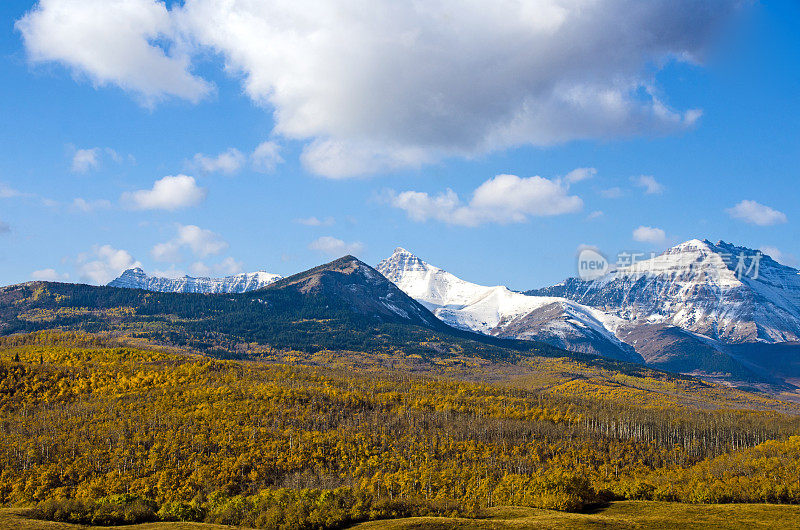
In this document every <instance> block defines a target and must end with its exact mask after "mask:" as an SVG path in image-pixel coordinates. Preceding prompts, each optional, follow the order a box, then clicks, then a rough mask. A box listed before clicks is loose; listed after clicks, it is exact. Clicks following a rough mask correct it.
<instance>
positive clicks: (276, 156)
mask: <svg viewBox="0 0 800 530" xmlns="http://www.w3.org/2000/svg"><path fill="white" fill-rule="evenodd" d="M280 150H281V147H280V145H278V144H277V143H275V142H269V141H267V142H261V143H260V144H258V147H256V148H255V150H254V151H253V154H251V155H250V160H251V162H252V164H253V169H255V170H256V171H260V172H262V173H271V172H273V171H275V167H276V166H277V165H278V164H281V163H283V157H281V155H280Z"/></svg>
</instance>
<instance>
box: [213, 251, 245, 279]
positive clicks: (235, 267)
mask: <svg viewBox="0 0 800 530" xmlns="http://www.w3.org/2000/svg"><path fill="white" fill-rule="evenodd" d="M242 267H244V264H243V263H242V262H241V261H237V260H235V259H233V258H232V257H230V256H228V257H227V258H225V259H224V260H222V261H220V262H219V263H217V264H216V265H214V270H216V271H217V272H218V273H219V274H222V275H224V276H231V275H233V274H238V273H240V272H242Z"/></svg>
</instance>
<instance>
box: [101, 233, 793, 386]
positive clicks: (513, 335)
mask: <svg viewBox="0 0 800 530" xmlns="http://www.w3.org/2000/svg"><path fill="white" fill-rule="evenodd" d="M756 256H757V258H756V263H754V262H753V260H754V257H756ZM740 257H744V258H745V261H742V259H740ZM359 263H360V262H359ZM743 265H744V266H745V267H746V268H743ZM348 266H353V265H352V263H351V264H350V265H348ZM365 267H366V268H365ZM312 270H314V269H312ZM359 271H360V272H359ZM353 272H358V274H359V275H360V277H361V280H363V281H362V282H361V283H360V285H361V287H356V286H355V284H350V285H349V286H348V287H346V288H344V289H343V290H341V292H339V293H338V294H339V295H345V294H346V295H347V296H348V299H349V301H350V302H349V303H351V304H355V305H359V306H362V309H363V310H364V311H365V312H372V313H374V314H376V315H383V316H384V317H387V316H389V313H392V314H394V316H395V317H397V316H404V317H405V316H407V317H410V318H412V320H414V319H416V323H417V324H421V325H430V324H431V323H430V322H427V321H426V319H430V316H429V315H430V314H433V315H435V317H437V318H438V319H439V320H440V321H441V322H443V323H445V324H447V325H449V326H452V327H453V328H456V329H460V330H464V331H467V332H476V333H480V334H483V335H487V336H493V337H497V338H501V339H515V340H527V341H537V342H542V343H546V344H550V345H552V346H555V347H557V348H562V349H566V350H570V351H573V352H579V353H583V354H588V355H595V356H601V357H606V358H610V359H616V360H621V361H626V362H633V363H640V364H646V365H649V366H652V367H655V368H659V369H665V370H669V371H673V372H678V373H684V374H691V375H694V376H699V377H702V378H705V379H710V380H715V381H720V382H724V383H727V384H735V385H737V386H756V387H760V388H767V387H769V388H773V389H774V388H784V387H786V385H794V384H798V385H800V272H798V271H797V270H796V269H793V268H791V267H788V266H785V265H781V264H780V263H778V262H776V261H775V260H773V259H772V258H770V257H769V256H767V255H762V254H760V253H759V252H757V251H754V250H752V249H748V248H745V247H740V246H736V245H732V244H730V243H726V242H723V241H720V242H717V243H712V242H710V241H708V240H698V239H693V240H690V241H686V242H684V243H681V244H679V245H676V246H674V247H672V248H669V249H667V250H666V251H664V252H663V253H661V254H659V255H657V256H652V257H650V258H649V259H644V260H641V261H638V262H636V263H635V264H631V265H628V266H620V267H617V268H614V269H613V270H611V271H610V272H608V273H607V274H605V275H603V276H600V277H599V278H595V279H592V280H583V279H580V278H568V279H567V280H565V281H563V282H561V283H559V284H558V285H554V286H551V287H546V288H542V289H535V290H529V291H525V292H516V291H513V290H511V289H508V288H507V287H505V286H502V285H497V286H483V285H478V284H475V283H471V282H468V281H465V280H462V279H461V278H458V277H457V276H455V275H453V274H451V273H449V272H447V271H445V270H443V269H440V268H438V267H436V266H434V265H431V264H429V263H426V262H425V261H423V260H422V259H420V258H419V257H417V256H415V255H414V254H412V253H411V252H409V251H407V250H405V249H403V248H397V249H395V251H394V252H393V253H392V255H391V256H389V257H388V258H386V259H385V260H383V261H381V262H380V263H379V264H378V265H377V266H376V268H375V269H372V268H369V267H367V266H366V265H364V266H358V267H356V268H355V269H354V271H353ZM377 273H380V274H379V276H382V277H385V278H386V279H388V280H390V282H392V283H393V284H394V285H395V286H396V287H397V288H399V292H402V293H405V294H406V295H408V297H410V298H411V299H413V300H414V301H416V302H418V303H419V305H420V306H422V307H423V308H424V309H426V312H424V313H423V312H420V311H419V310H417V309H412V310H409V307H408V306H407V301H406V305H404V304H399V305H398V304H397V301H398V294H397V292H398V291H392V290H387V289H386V288H383V290H381V292H376V291H373V290H371V289H367V288H364V287H363V286H364V285H369V284H370V282H373V283H374V282H375V281H376V279H375V278H371V277H370V275H375V274H377ZM304 274H305V273H304ZM292 278H295V277H289V278H286V279H280V276H279V275H275V274H269V273H265V272H260V273H250V274H240V275H236V276H230V277H227V278H219V279H215V278H190V277H184V278H180V279H174V280H173V279H168V278H157V277H148V276H147V275H145V274H144V272H143V271H141V269H131V270H128V271H125V272H124V273H123V274H122V275H121V276H120V277H119V278H117V279H116V280H114V281H113V282H111V283H110V284H109V285H110V286H116V287H134V288H140V289H148V290H154V291H164V292H200V293H219V292H240V293H241V292H249V291H258V290H259V289H263V288H264V287H269V286H270V285H272V286H281V285H283V286H286V285H295V284H296V283H297V281H298V280H297V279H292ZM309 282H311V283H313V281H311V280H307V279H306V280H303V282H302V283H303V286H302V287H300V288H302V289H306V288H309V289H310V288H312V287H313V286H312V285H311V284H310V283H309ZM375 285H377V284H375ZM428 311H429V312H430V313H428Z"/></svg>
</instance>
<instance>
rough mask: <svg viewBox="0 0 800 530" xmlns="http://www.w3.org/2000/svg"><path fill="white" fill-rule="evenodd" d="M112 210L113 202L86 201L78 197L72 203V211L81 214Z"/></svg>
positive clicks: (101, 200) (104, 200) (103, 200)
mask: <svg viewBox="0 0 800 530" xmlns="http://www.w3.org/2000/svg"><path fill="white" fill-rule="evenodd" d="M109 208H111V201H107V200H106V199H96V200H88V201H87V200H86V199H83V198H81V197H78V198H76V199H74V200H73V201H72V209H73V210H77V211H79V212H84V213H90V212H94V211H97V210H107V209H109Z"/></svg>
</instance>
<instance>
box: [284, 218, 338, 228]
mask: <svg viewBox="0 0 800 530" xmlns="http://www.w3.org/2000/svg"><path fill="white" fill-rule="evenodd" d="M294 222H295V223H297V224H300V225H305V226H331V225H333V224H334V223H335V222H336V220H335V219H334V218H333V217H326V218H325V219H319V218H317V217H314V216H312V217H303V218H301V219H295V220H294Z"/></svg>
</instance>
